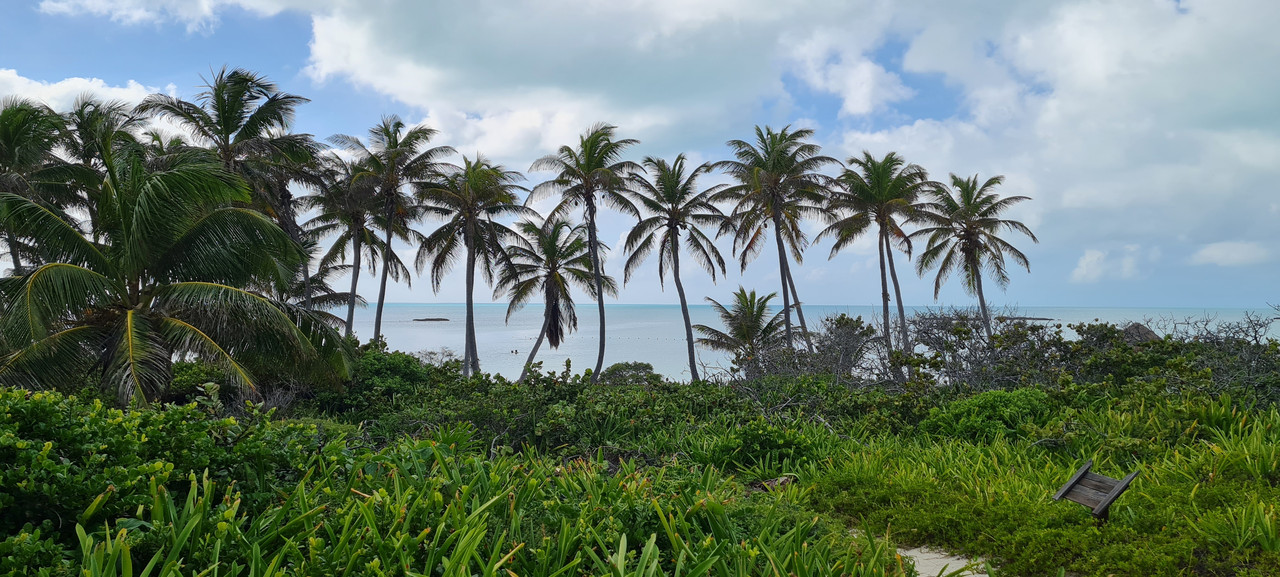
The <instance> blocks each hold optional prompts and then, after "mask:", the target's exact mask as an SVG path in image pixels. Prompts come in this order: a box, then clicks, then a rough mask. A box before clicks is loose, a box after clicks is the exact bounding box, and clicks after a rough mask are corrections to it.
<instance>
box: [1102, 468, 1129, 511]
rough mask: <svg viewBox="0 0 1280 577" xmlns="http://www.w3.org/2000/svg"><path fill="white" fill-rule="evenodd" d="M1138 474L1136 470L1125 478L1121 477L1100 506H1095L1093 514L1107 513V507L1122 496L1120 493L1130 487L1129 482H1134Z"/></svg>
mask: <svg viewBox="0 0 1280 577" xmlns="http://www.w3.org/2000/svg"><path fill="white" fill-rule="evenodd" d="M1137 476H1138V472H1137V471H1134V472H1132V473H1129V476H1128V477H1125V478H1124V479H1121V480H1120V482H1119V483H1116V486H1115V487H1112V489H1111V492H1110V493H1107V495H1106V497H1105V498H1104V499H1103V500H1102V502H1101V503H1098V506H1097V507H1094V508H1093V514H1094V515H1102V514H1104V513H1106V511H1107V508H1108V507H1110V506H1111V503H1113V502H1115V500H1116V499H1117V498H1118V497H1120V493H1123V492H1124V490H1125V489H1128V488H1129V483H1131V482H1133V478H1134V477H1137Z"/></svg>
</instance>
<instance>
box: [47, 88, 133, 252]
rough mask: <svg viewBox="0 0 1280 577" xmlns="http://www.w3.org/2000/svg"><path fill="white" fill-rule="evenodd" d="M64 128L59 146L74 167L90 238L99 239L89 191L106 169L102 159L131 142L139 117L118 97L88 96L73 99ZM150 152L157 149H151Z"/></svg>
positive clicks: (99, 182) (94, 205) (98, 187)
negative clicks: (115, 98) (103, 98)
mask: <svg viewBox="0 0 1280 577" xmlns="http://www.w3.org/2000/svg"><path fill="white" fill-rule="evenodd" d="M63 119H64V121H65V124H66V130H65V131H64V133H63V138H62V140H61V142H60V143H59V148H60V149H61V150H62V153H63V155H64V156H65V157H66V159H67V161H68V162H69V163H71V164H72V165H73V166H74V167H75V169H76V171H77V172H76V174H77V176H76V177H75V178H74V179H72V180H73V182H74V185H75V188H76V189H77V191H78V194H79V195H80V196H81V197H82V198H83V202H80V203H79V204H80V206H79V208H81V209H83V210H84V212H85V213H86V214H87V215H88V217H89V218H88V226H89V228H90V230H91V231H92V232H93V240H94V241H95V242H97V241H98V240H99V239H100V236H101V234H100V227H98V225H97V223H98V214H97V207H98V203H97V202H94V200H93V198H92V197H93V195H95V194H97V191H98V190H101V188H102V182H103V180H104V179H106V173H107V169H106V166H105V165H104V161H103V159H105V158H108V157H110V156H111V155H112V154H113V152H112V151H113V149H114V148H115V147H117V146H122V147H128V146H132V145H133V143H134V140H135V138H134V136H133V135H134V134H135V133H136V132H137V130H138V129H140V128H142V126H141V125H142V121H143V119H142V117H141V116H139V115H137V114H135V113H134V111H133V107H132V106H129V105H127V104H125V103H123V102H119V101H101V100H97V99H95V98H93V97H92V96H82V97H80V98H77V99H76V102H75V104H74V105H72V107H71V110H69V111H67V112H66V113H65V114H64V115H63ZM152 152H157V151H155V150H154V147H153V151H152Z"/></svg>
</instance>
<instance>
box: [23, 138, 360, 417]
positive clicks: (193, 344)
mask: <svg viewBox="0 0 1280 577" xmlns="http://www.w3.org/2000/svg"><path fill="white" fill-rule="evenodd" d="M107 142H112V143H114V144H113V145H112V146H109V147H107V148H103V149H101V150H100V152H101V153H102V155H103V156H102V158H100V163H101V166H102V167H103V168H104V178H103V180H102V185H101V188H100V189H99V190H96V191H94V194H93V195H92V196H91V198H93V199H94V202H95V204H96V213H97V218H98V223H97V225H98V226H99V227H100V231H99V233H100V234H101V236H102V237H103V242H95V241H94V240H93V239H91V238H90V237H89V236H86V233H85V232H84V231H83V230H82V229H81V228H80V227H79V226H78V224H79V223H77V222H74V221H73V220H71V219H70V218H69V217H68V216H66V215H63V214H58V213H56V212H54V211H52V210H50V209H48V208H47V207H45V206H42V205H41V204H39V203H37V202H34V201H32V200H30V199H27V198H23V197H22V196H19V195H16V194H12V193H0V226H4V227H6V228H8V229H11V230H13V231H14V232H15V233H16V234H18V235H20V236H22V237H24V238H27V239H31V240H32V241H33V242H34V245H35V246H37V247H38V248H39V251H40V253H41V254H40V256H41V258H42V259H43V260H44V262H45V263H46V264H43V265H41V266H39V267H38V268H35V269H34V270H32V271H30V272H28V273H26V274H23V275H21V276H17V277H11V278H7V279H3V280H0V335H2V336H0V342H3V343H6V349H7V350H6V351H4V354H3V355H2V356H0V383H3V384H6V385H18V386H27V387H42V386H48V385H53V384H58V383H65V382H68V380H69V379H72V378H75V377H77V376H79V375H81V374H83V373H82V371H86V370H89V369H91V368H92V369H94V370H96V371H101V374H102V378H103V383H104V384H105V385H108V386H110V387H111V388H114V389H115V391H116V392H117V394H118V395H119V398H120V400H121V402H122V403H123V402H128V401H130V400H132V399H136V400H141V401H144V402H145V401H146V400H148V399H154V398H155V397H156V396H157V395H159V394H160V392H161V391H162V390H163V388H164V387H165V386H166V384H167V383H168V381H169V376H170V366H171V363H172V361H173V359H174V358H175V356H179V355H187V354H194V355H197V356H200V357H203V358H205V359H207V360H208V361H210V362H213V363H216V364H218V365H220V366H221V367H222V368H223V369H224V370H225V371H226V373H227V376H228V377H229V378H230V379H231V380H232V381H233V382H235V383H237V384H238V385H240V386H241V387H244V388H252V387H253V383H254V380H253V377H252V376H251V375H250V372H249V370H248V369H246V365H245V361H263V360H265V359H270V360H271V362H273V363H277V364H279V363H281V362H288V363H296V366H304V367H305V366H314V365H315V364H316V362H317V361H328V362H329V363H331V365H332V366H333V367H334V368H335V369H336V370H337V371H339V372H340V373H344V374H345V372H346V370H347V369H348V363H349V356H348V354H347V351H346V349H344V347H343V346H342V344H341V339H340V338H339V337H338V335H337V333H336V332H333V331H327V330H325V327H324V326H323V323H322V322H320V321H319V320H318V319H316V318H315V317H313V316H310V315H307V314H305V313H302V312H299V311H297V310H296V309H292V308H290V307H288V306H284V305H281V304H280V303H275V302H273V301H271V300H270V299H268V298H266V297H264V296H263V295H261V294H258V293H255V292H251V291H248V290H245V289H244V288H241V287H244V286H247V285H250V284H258V283H269V282H281V281H282V280H284V279H280V278H279V275H280V272H281V271H282V270H288V265H289V264H291V263H296V262H297V260H298V259H299V256H298V254H297V252H298V249H297V246H296V245H295V243H293V241H292V240H291V239H290V238H289V237H288V235H286V234H285V233H284V232H283V231H281V230H280V228H279V227H278V226H276V225H275V224H274V223H273V222H271V220H270V219H268V218H267V217H266V216H264V215H263V214H261V213H259V212H257V211H254V210H251V209H248V208H243V207H242V206H237V203H244V202H247V201H248V200H249V198H250V194H249V191H248V189H247V187H246V186H245V185H244V184H243V182H242V181H241V180H240V179H239V178H238V177H236V176H235V175H232V174H229V173H227V172H226V171H224V170H223V169H222V168H221V166H220V165H219V164H218V163H217V161H216V159H214V158H212V157H211V156H210V155H208V154H207V153H205V152H203V151H192V150H187V151H183V152H181V153H176V154H172V155H167V156H163V157H156V158H147V157H145V153H146V147H144V146H143V145H141V144H139V143H137V142H133V141H130V140H129V139H122V138H115V137H111V138H108V139H107Z"/></svg>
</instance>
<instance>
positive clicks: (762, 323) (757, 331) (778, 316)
mask: <svg viewBox="0 0 1280 577" xmlns="http://www.w3.org/2000/svg"><path fill="white" fill-rule="evenodd" d="M777 296H778V293H769V294H767V295H762V296H756V291H754V290H752V291H750V292H748V291H747V289H745V288H742V287H738V291H737V292H735V293H733V302H732V303H731V304H730V305H729V307H725V306H724V305H722V304H720V302H719V301H716V300H715V299H713V298H711V297H707V302H709V303H711V306H712V307H713V308H715V310H716V314H718V315H720V322H722V323H724V328H725V330H723V331H722V330H720V329H715V328H712V327H709V326H707V325H694V326H693V328H694V329H695V330H697V331H698V333H699V334H701V335H702V337H700V338H699V339H698V344H700V345H702V346H704V347H707V348H709V349H712V350H717V351H725V352H729V353H733V355H734V360H733V363H734V364H735V365H737V366H739V367H744V368H745V367H752V368H755V369H759V368H760V363H761V359H760V355H761V354H762V353H765V352H767V351H769V350H772V349H776V348H778V347H780V346H783V345H787V346H790V344H791V341H790V340H789V337H788V336H787V332H786V317H785V313H786V311H779V312H777V313H774V314H772V315H771V314H770V312H771V311H770V310H769V301H772V300H773V299H774V298H775V297H777Z"/></svg>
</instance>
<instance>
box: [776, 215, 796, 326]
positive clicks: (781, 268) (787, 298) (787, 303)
mask: <svg viewBox="0 0 1280 577" xmlns="http://www.w3.org/2000/svg"><path fill="white" fill-rule="evenodd" d="M773 239H774V240H775V241H776V242H777V245H778V276H779V277H781V279H782V319H783V320H784V321H785V322H786V324H787V346H788V347H791V346H793V344H794V343H795V340H794V337H793V336H792V334H791V333H792V331H791V291H790V290H788V289H789V288H790V287H788V286H787V278H789V277H790V275H791V267H790V266H789V265H788V264H787V251H786V249H785V248H784V247H783V246H782V222H781V219H779V218H778V216H777V215H774V217H773Z"/></svg>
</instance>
